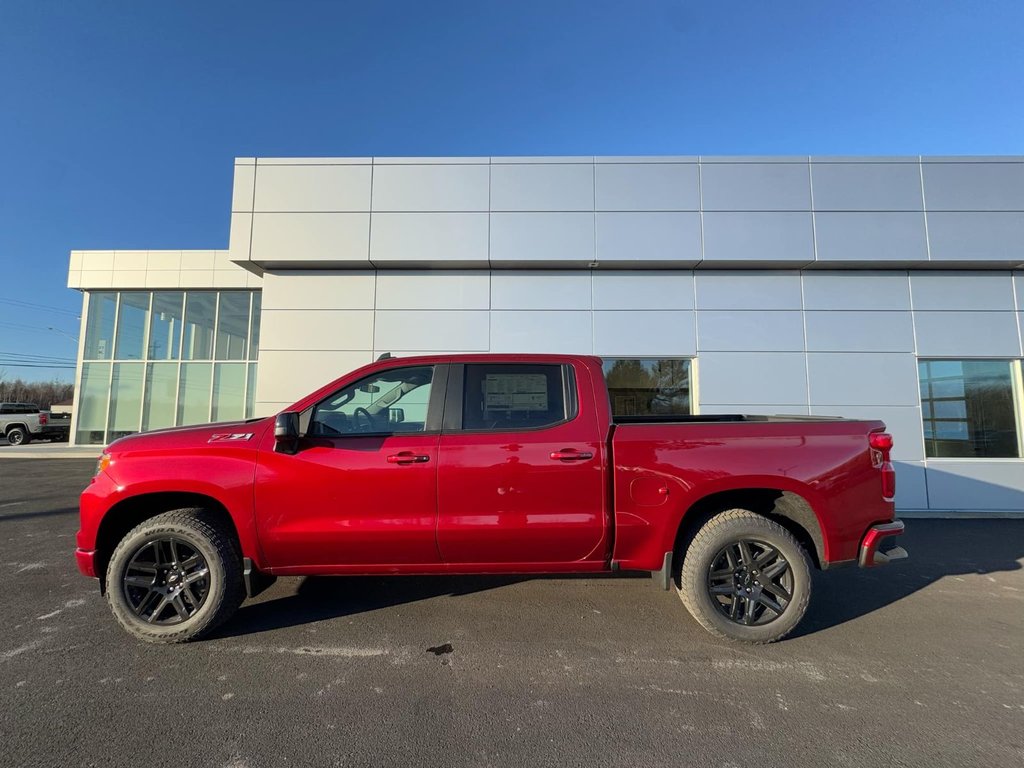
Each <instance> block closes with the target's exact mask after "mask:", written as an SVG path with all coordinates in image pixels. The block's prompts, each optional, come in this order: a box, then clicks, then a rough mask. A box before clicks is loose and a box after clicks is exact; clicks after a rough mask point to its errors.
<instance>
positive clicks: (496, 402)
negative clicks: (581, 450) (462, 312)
mask: <svg viewBox="0 0 1024 768" xmlns="http://www.w3.org/2000/svg"><path fill="white" fill-rule="evenodd" d="M567 384H568V381H567V378H566V369H565V368H563V367H562V366H560V365H527V364H517V363H469V364H467V365H466V366H465V378H464V381H463V404H462V428H463V429H464V430H477V431H513V430H520V429H542V428H544V427H550V426H553V425H555V424H559V423H561V422H563V421H566V420H567V419H568V418H569V417H570V414H569V409H568V408H567V402H568V398H567V396H566V393H567V389H568V386H567Z"/></svg>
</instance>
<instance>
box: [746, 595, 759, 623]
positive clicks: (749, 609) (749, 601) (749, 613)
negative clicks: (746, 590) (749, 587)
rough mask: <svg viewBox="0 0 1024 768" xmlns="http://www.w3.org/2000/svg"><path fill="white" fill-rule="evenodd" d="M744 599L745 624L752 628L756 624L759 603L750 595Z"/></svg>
mask: <svg viewBox="0 0 1024 768" xmlns="http://www.w3.org/2000/svg"><path fill="white" fill-rule="evenodd" d="M743 599H744V605H743V623H744V624H746V625H747V626H750V625H751V624H753V623H754V609H755V608H756V607H757V601H756V600H754V598H752V597H751V596H750V595H747V596H746V597H745V598H743Z"/></svg>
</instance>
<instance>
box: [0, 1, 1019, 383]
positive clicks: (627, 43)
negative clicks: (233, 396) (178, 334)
mask: <svg viewBox="0 0 1024 768" xmlns="http://www.w3.org/2000/svg"><path fill="white" fill-rule="evenodd" d="M1021 29H1024V3H1021V2H1019V0H989V1H988V2H980V3H973V2H939V1H937V0H933V1H931V2H925V1H924V0H921V1H919V2H900V1H899V0H886V1H884V2H878V1H868V2H865V1H862V2H857V3H838V2H828V0H824V1H823V0H816V1H815V2H809V1H807V2H804V1H801V2H787V1H786V0H777V1H776V2H763V1H760V2H759V1H755V0H731V1H730V0H702V1H701V2H695V1H691V0H677V1H676V2H648V1H646V0H628V1H627V0H622V2H603V1H598V0H589V1H586V2H584V1H583V0H578V1H573V2H559V1H558V0H547V1H544V2H542V1H540V0H515V2H513V1H512V0H506V2H486V1H484V0H464V1H463V2H443V1H442V0H436V1H435V2H422V0H417V1H413V0H389V1H388V2H366V1H365V0H363V1H361V2H343V1H341V0H337V1H335V2H301V3H300V2H258V1H255V2H252V1H251V2H241V1H238V2H186V1H185V0H177V1H176V2H173V3H168V2H142V1H132V2H128V1H127V0H125V1H123V2H111V1H107V2H89V3H84V2H71V0H68V1H67V2H47V1H46V0H36V1H35V2H27V3H26V2H16V1H15V0H0V370H5V371H6V373H7V375H8V376H17V375H23V376H25V377H26V378H32V379H36V378H50V377H51V376H56V377H59V378H63V379H66V380H70V379H71V378H72V373H73V372H72V371H71V370H68V369H67V368H57V369H52V370H51V369H45V368H24V367H19V366H17V365H14V364H10V362H9V361H10V360H11V359H12V357H11V356H12V355H14V354H21V355H25V354H30V355H40V356H51V357H55V358H56V357H59V358H68V359H72V360H73V358H74V356H75V352H76V348H75V345H74V344H73V343H72V341H71V340H70V339H69V338H67V336H64V335H61V333H60V332H64V333H66V334H69V335H71V336H76V335H77V333H78V324H77V320H76V319H75V315H76V314H77V312H78V310H79V309H80V305H81V299H80V294H78V293H77V292H76V291H71V290H69V289H67V288H64V287H63V286H64V284H65V281H66V275H67V259H68V251H69V250H71V249H73V248H75V249H79V248H80V249H110V248H126V249H134V248H225V247H227V241H228V211H229V206H230V197H231V172H232V158H234V157H235V156H253V155H262V156H288V155H292V156H317V155H332V156H338V155H489V154H494V155H515V154H523V155H543V154H555V155H562V154H579V155H593V154H616V155H622V154H688V155H692V154H1024V98H1022V86H1021V83H1022V82H1024V45H1021ZM12 302H20V303H12ZM25 303H31V304H37V305H41V306H42V308H37V307H28V306H24V304H25ZM50 327H53V328H57V329H58V330H57V331H51V330H48V328H50ZM4 361H8V362H4Z"/></svg>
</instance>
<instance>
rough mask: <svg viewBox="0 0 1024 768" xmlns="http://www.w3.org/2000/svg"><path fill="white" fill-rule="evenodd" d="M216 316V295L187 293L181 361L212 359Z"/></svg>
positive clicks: (207, 292) (204, 292)
mask: <svg viewBox="0 0 1024 768" xmlns="http://www.w3.org/2000/svg"><path fill="white" fill-rule="evenodd" d="M216 315H217V294H216V293H211V292H209V291H189V292H188V294H186V297H185V335H184V337H183V339H182V350H181V358H182V359H183V360H209V359H210V358H212V357H213V328H214V320H215V319H216Z"/></svg>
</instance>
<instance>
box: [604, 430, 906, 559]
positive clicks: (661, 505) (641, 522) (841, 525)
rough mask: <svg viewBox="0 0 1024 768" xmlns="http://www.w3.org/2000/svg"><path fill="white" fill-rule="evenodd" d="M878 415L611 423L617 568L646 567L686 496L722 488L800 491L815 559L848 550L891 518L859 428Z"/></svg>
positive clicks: (668, 541) (660, 550) (671, 534)
mask: <svg viewBox="0 0 1024 768" xmlns="http://www.w3.org/2000/svg"><path fill="white" fill-rule="evenodd" d="M883 427H884V424H883V423H882V422H880V421H875V422H865V421H829V422H807V421H800V422H784V421H780V422H738V423H694V424H675V425H668V424H662V425H620V426H617V427H616V428H615V429H614V432H613V435H612V458H613V461H614V473H615V474H614V484H613V487H614V497H615V498H614V503H615V528H616V535H615V552H614V559H615V560H616V561H618V562H619V564H620V566H621V567H622V568H636V569H649V570H655V569H657V568H659V567H660V566H661V562H662V559H663V557H664V554H665V552H667V551H670V550H672V549H673V547H674V542H675V537H676V532H677V531H678V529H679V524H680V522H681V520H682V518H683V516H684V515H685V514H686V512H687V510H689V509H690V508H691V507H692V506H693V505H694V504H695V503H697V502H698V501H700V500H701V499H703V498H706V497H707V496H709V495H711V494H715V493H719V492H723V491H732V490H741V489H749V488H764V489H774V490H778V491H787V492H791V493H796V494H799V495H800V496H802V497H803V498H804V499H805V500H806V501H807V503H808V504H809V505H810V507H811V509H812V510H813V512H814V514H815V516H816V518H817V520H818V524H819V527H820V530H821V535H822V538H823V540H824V558H823V560H824V561H825V562H837V561H842V560H850V559H853V558H855V557H856V556H857V547H858V545H859V542H860V539H861V537H862V536H863V534H864V532H865V530H866V529H867V527H868V526H869V525H871V524H872V523H875V522H879V521H887V520H891V519H892V518H893V514H894V510H893V505H892V504H891V503H889V502H885V501H884V500H883V499H882V491H881V476H880V472H879V470H878V469H877V468H876V467H875V466H873V464H872V459H871V454H870V451H869V448H868V438H867V436H868V434H869V433H870V432H872V431H875V430H878V429H881V428H883Z"/></svg>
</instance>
